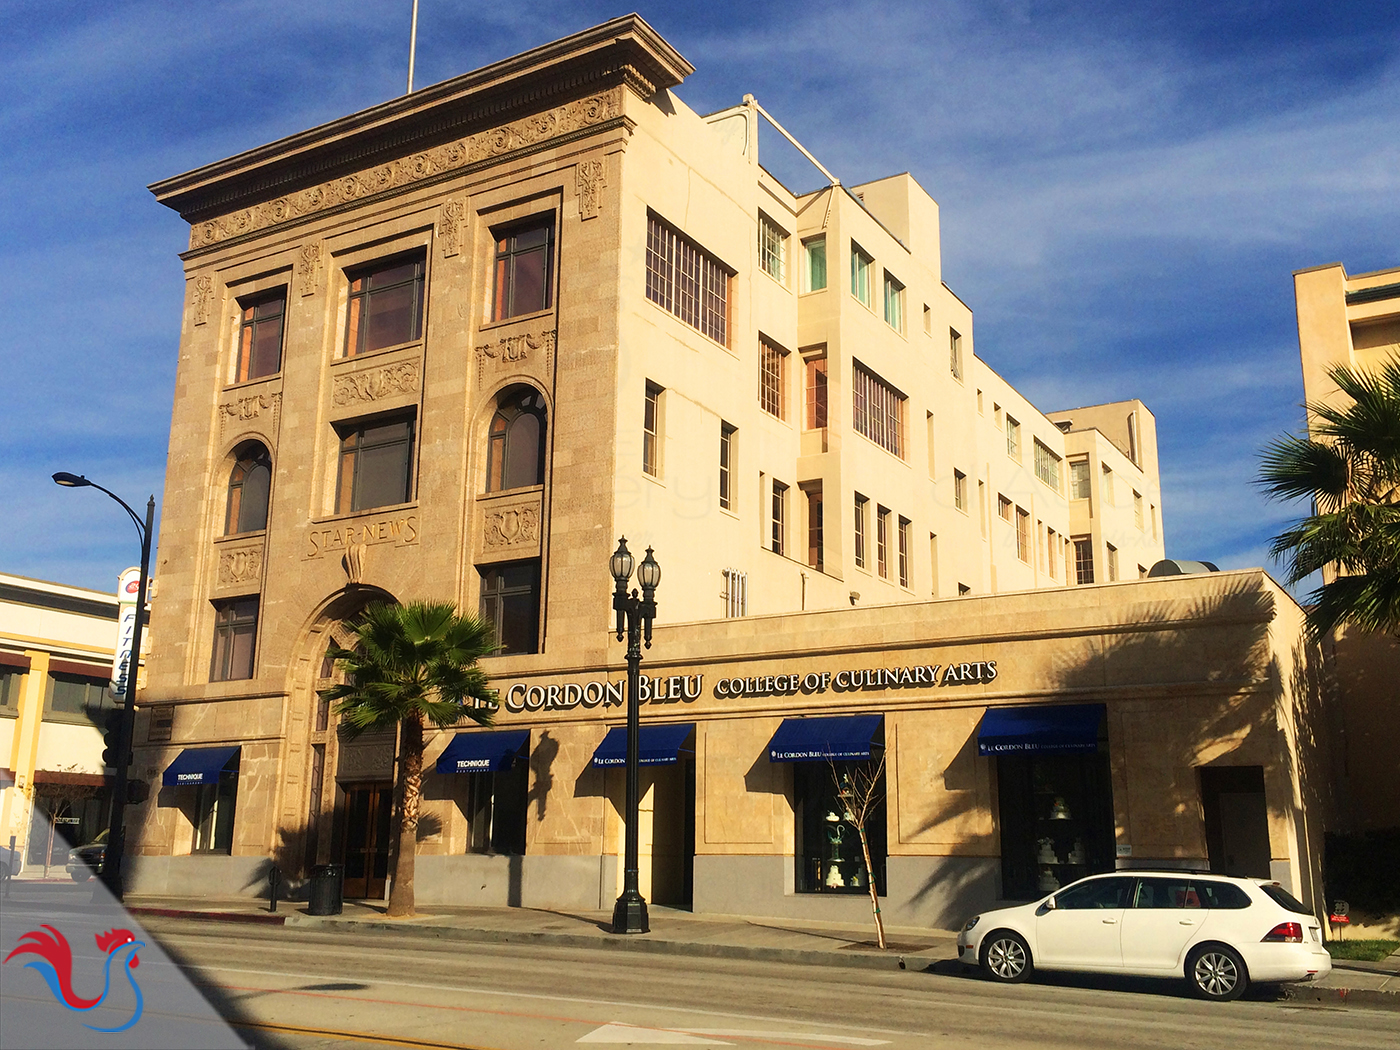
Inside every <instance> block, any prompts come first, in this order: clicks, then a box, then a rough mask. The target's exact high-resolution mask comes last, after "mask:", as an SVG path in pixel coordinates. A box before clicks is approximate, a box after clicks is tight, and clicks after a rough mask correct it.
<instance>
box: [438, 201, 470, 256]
mask: <svg viewBox="0 0 1400 1050" xmlns="http://www.w3.org/2000/svg"><path fill="white" fill-rule="evenodd" d="M466 218H467V205H466V202H465V201H444V202H443V205H442V218H441V219H439V220H438V226H437V232H438V236H439V237H441V238H442V257H443V258H444V259H450V258H452V257H453V256H454V255H456V254H457V253H458V252H460V251H461V250H462V223H463V222H464V221H466Z"/></svg>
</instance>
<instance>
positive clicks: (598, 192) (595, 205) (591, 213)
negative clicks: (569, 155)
mask: <svg viewBox="0 0 1400 1050" xmlns="http://www.w3.org/2000/svg"><path fill="white" fill-rule="evenodd" d="M607 181H608V179H607V163H606V162H605V161H602V160H585V161H583V162H582V163H580V164H579V166H578V167H577V168H576V169H575V170H574V190H575V191H576V192H577V193H578V214H579V218H580V219H596V218H597V217H598V213H599V212H600V211H602V209H603V187H604V186H605V185H607Z"/></svg>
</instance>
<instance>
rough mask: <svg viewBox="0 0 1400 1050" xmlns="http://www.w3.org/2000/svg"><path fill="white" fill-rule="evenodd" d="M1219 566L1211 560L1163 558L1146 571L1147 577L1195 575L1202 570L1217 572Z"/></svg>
mask: <svg viewBox="0 0 1400 1050" xmlns="http://www.w3.org/2000/svg"><path fill="white" fill-rule="evenodd" d="M1219 571H1220V566H1218V565H1216V564H1215V563H1214V562H1211V561H1174V560H1173V559H1171V558H1163V559H1162V560H1161V561H1159V562H1158V563H1157V564H1156V565H1154V566H1152V568H1151V569H1149V570H1148V572H1147V577H1148V579H1151V578H1152V577H1154V576H1195V575H1197V574H1198V573H1202V572H1219Z"/></svg>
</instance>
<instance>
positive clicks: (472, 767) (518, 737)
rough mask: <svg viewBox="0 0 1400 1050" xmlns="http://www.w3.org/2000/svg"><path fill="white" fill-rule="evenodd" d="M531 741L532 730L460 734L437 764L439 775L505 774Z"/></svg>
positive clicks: (454, 738) (455, 737)
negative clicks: (521, 750) (522, 749)
mask: <svg viewBox="0 0 1400 1050" xmlns="http://www.w3.org/2000/svg"><path fill="white" fill-rule="evenodd" d="M529 741H530V731H529V730H528V729H505V730H502V731H500V732H498V733H458V734H457V735H456V736H454V737H453V738H452V742H451V743H449V744H448V745H447V747H446V749H444V750H443V752H442V754H441V755H440V756H439V757H438V760H437V771H438V772H439V773H501V772H504V771H505V770H507V769H509V768H510V767H511V766H512V765H514V764H515V756H516V755H518V754H519V753H520V749H521V748H522V747H524V746H525V745H526V744H527V743H529Z"/></svg>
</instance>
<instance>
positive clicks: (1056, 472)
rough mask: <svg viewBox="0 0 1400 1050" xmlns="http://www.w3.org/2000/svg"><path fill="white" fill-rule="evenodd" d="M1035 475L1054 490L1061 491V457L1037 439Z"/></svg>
mask: <svg viewBox="0 0 1400 1050" xmlns="http://www.w3.org/2000/svg"><path fill="white" fill-rule="evenodd" d="M1035 476H1036V477H1038V478H1039V479H1040V480H1041V481H1043V482H1045V484H1047V485H1049V486H1050V488H1052V489H1053V490H1054V491H1056V492H1059V491H1060V457H1059V456H1057V455H1055V453H1053V452H1051V451H1050V449H1049V448H1048V447H1047V446H1045V445H1043V444H1041V441H1040V439H1039V438H1036V439H1035Z"/></svg>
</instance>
